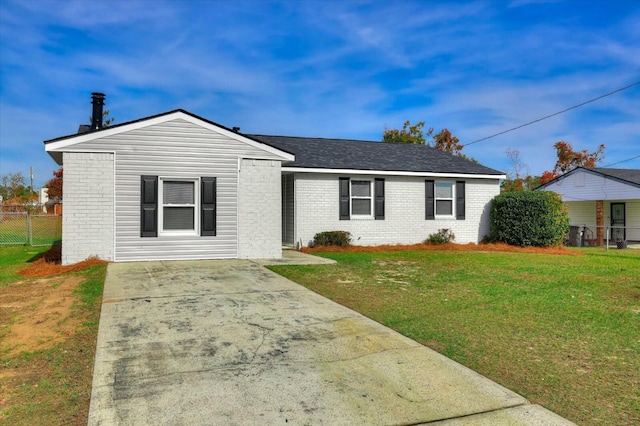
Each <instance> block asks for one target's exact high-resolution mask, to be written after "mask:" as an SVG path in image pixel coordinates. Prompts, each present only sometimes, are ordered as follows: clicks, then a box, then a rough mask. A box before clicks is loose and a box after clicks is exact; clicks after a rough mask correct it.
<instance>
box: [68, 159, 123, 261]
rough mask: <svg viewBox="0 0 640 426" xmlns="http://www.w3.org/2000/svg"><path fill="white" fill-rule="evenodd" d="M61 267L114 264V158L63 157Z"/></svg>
mask: <svg viewBox="0 0 640 426" xmlns="http://www.w3.org/2000/svg"><path fill="white" fill-rule="evenodd" d="M63 163H64V180H63V193H64V213H63V215H62V263H63V264H65V265H67V264H71V263H75V262H79V261H82V260H85V259H86V258H88V257H90V256H98V257H99V258H101V259H104V260H113V251H114V250H113V249H114V248H113V235H114V221H113V206H114V194H113V182H114V180H113V179H114V178H113V154H109V153H94V154H87V153H69V152H65V153H64V154H63Z"/></svg>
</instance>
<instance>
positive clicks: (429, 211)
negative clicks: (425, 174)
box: [424, 180, 436, 220]
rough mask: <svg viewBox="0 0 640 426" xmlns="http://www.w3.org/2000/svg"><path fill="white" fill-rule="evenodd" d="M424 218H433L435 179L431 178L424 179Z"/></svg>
mask: <svg viewBox="0 0 640 426" xmlns="http://www.w3.org/2000/svg"><path fill="white" fill-rule="evenodd" d="M424 183H425V219H427V220H435V218H436V216H435V207H436V204H435V198H434V187H435V181H433V180H425V181H424Z"/></svg>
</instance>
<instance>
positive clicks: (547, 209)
mask: <svg viewBox="0 0 640 426" xmlns="http://www.w3.org/2000/svg"><path fill="white" fill-rule="evenodd" d="M490 221H491V232H490V234H489V240H490V241H492V242H505V243H507V244H511V245H514V246H521V247H525V246H537V247H548V246H557V245H560V244H562V242H563V240H564V237H565V235H566V234H567V232H569V215H568V214H567V211H566V209H565V208H564V205H563V204H562V199H561V198H560V196H559V195H558V194H557V193H555V192H552V191H511V192H503V193H502V194H500V195H498V196H496V197H495V198H494V199H493V203H492V205H491V214H490Z"/></svg>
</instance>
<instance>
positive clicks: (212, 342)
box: [89, 253, 572, 425]
mask: <svg viewBox="0 0 640 426" xmlns="http://www.w3.org/2000/svg"><path fill="white" fill-rule="evenodd" d="M290 256H298V257H297V258H296V260H294V261H295V262H297V263H300V262H307V261H310V262H316V261H318V262H322V261H325V260H324V259H319V258H316V257H312V256H307V255H301V254H299V253H292V254H290ZM316 259H318V260H316ZM287 261H291V260H286V259H285V261H284V262H287ZM422 423H433V424H443V425H444V424H452V425H499V424H504V425H568V424H572V423H570V422H568V421H566V420H565V419H563V418H561V417H558V416H556V415H555V414H553V413H551V412H549V411H547V410H545V409H544V408H542V407H540V406H538V405H532V404H530V403H529V402H528V401H527V400H526V399H524V398H523V397H521V396H519V395H517V394H515V393H513V392H511V391H509V390H507V389H505V388H504V387H502V386H499V385H497V384H496V383H494V382H492V381H490V380H488V379H486V378H485V377H483V376H481V375H479V374H477V373H475V372H473V371H471V370H469V369H467V368H465V367H463V366H461V365H460V364H457V363H455V362H453V361H451V360H449V359H448V358H446V357H444V356H442V355H440V354H438V353H436V352H434V351H432V350H430V349H428V348H426V347H424V346H422V345H420V344H418V343H416V342H414V341H413V340H410V339H408V338H406V337H403V336H401V335H400V334H398V333H396V332H394V331H392V330H390V329H388V328H386V327H384V326H382V325H380V324H378V323H376V322H374V321H372V320H370V319H368V318H365V317H363V316H362V315H360V314H358V313H356V312H354V311H351V310H349V309H347V308H345V307H343V306H340V305H338V304H336V303H334V302H331V301H330V300H328V299H326V298H324V297H322V296H319V295H317V294H315V293H313V292H311V291H309V290H307V289H305V288H304V287H302V286H299V285H297V284H295V283H293V282H291V281H289V280H287V279H285V278H283V277H281V276H279V275H277V274H275V273H272V272H270V271H268V270H267V269H266V268H264V267H263V266H261V264H260V262H255V261H240V260H230V261H182V262H144V263H119V264H111V265H109V268H108V273H107V280H106V283H105V291H104V298H103V305H102V314H101V318H100V329H99V336H98V348H97V353H96V362H95V369H94V377H93V391H92V395H91V408H90V412H89V425H217V424H220V425H252V424H268V425H271V424H293V425H309V424H327V425H415V424H422Z"/></svg>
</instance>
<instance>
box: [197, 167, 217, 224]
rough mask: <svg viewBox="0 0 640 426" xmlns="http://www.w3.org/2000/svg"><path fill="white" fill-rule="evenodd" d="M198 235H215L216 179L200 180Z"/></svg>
mask: <svg viewBox="0 0 640 426" xmlns="http://www.w3.org/2000/svg"><path fill="white" fill-rule="evenodd" d="M200 235H202V236H215V235H216V178H214V177H202V178H200Z"/></svg>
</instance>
